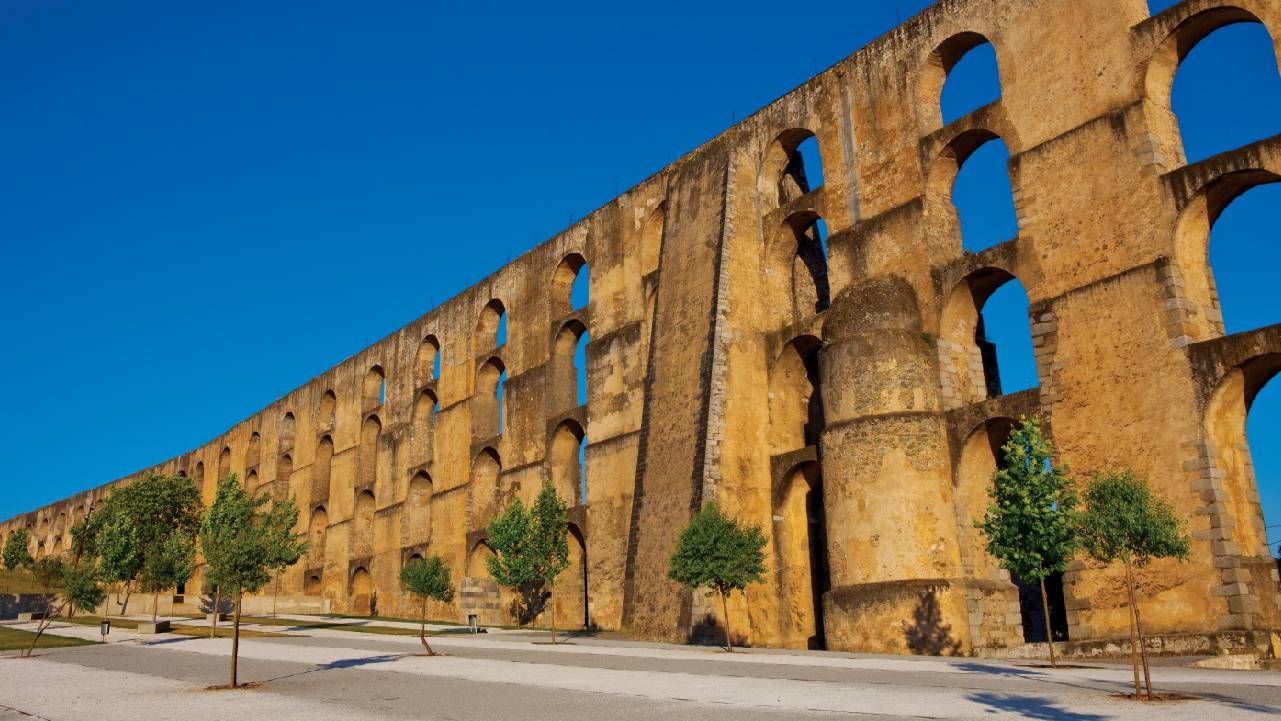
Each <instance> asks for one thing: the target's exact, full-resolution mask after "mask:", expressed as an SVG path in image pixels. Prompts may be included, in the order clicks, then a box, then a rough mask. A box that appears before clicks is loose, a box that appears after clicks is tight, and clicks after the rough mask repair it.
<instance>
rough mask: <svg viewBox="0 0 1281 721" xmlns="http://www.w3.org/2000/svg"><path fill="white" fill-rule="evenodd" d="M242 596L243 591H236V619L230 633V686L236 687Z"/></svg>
mask: <svg viewBox="0 0 1281 721" xmlns="http://www.w3.org/2000/svg"><path fill="white" fill-rule="evenodd" d="M243 597H244V591H240V592H238V593H236V620H235V621H234V622H233V624H234V625H233V630H232V633H231V687H232V688H235V687H236V662H237V661H238V660H239V656H240V600H241V599H242V598H243Z"/></svg>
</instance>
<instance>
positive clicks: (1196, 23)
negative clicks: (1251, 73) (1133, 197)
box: [1139, 0, 1281, 165]
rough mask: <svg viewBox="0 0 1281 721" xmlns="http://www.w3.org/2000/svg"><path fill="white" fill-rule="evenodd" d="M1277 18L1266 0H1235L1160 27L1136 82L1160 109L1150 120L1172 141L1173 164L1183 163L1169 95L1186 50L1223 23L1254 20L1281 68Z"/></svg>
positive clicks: (1222, 25)
mask: <svg viewBox="0 0 1281 721" xmlns="http://www.w3.org/2000/svg"><path fill="white" fill-rule="evenodd" d="M1265 19H1266V20H1267V22H1265ZM1278 22H1281V13H1278V12H1277V10H1276V9H1275V5H1274V4H1273V3H1270V2H1269V1H1268V0H1234V1H1233V2H1228V3H1223V4H1219V5H1216V6H1214V7H1208V8H1203V9H1201V10H1200V11H1198V12H1194V13H1192V14H1190V15H1188V16H1187V17H1183V18H1181V19H1179V20H1178V21H1177V22H1175V23H1174V24H1173V26H1172V27H1161V30H1162V32H1163V34H1162V35H1161V36H1160V37H1158V38H1156V40H1155V45H1154V48H1153V52H1152V55H1151V56H1150V58H1149V59H1148V61H1147V62H1146V63H1144V64H1143V65H1141V66H1140V67H1139V73H1140V76H1141V77H1140V79H1139V83H1140V85H1141V87H1142V92H1143V95H1144V96H1145V97H1146V99H1147V100H1148V102H1149V103H1151V104H1152V105H1153V106H1154V108H1155V109H1156V110H1158V111H1159V112H1157V113H1155V114H1152V116H1153V117H1152V120H1153V121H1154V122H1155V123H1156V125H1157V128H1158V130H1160V131H1163V135H1164V136H1165V137H1168V138H1170V139H1171V141H1172V143H1173V146H1172V147H1171V149H1170V150H1171V153H1172V154H1173V156H1174V157H1171V158H1169V159H1168V160H1170V161H1172V162H1174V164H1175V165H1182V164H1183V162H1184V154H1183V144H1182V140H1181V139H1180V133H1179V128H1178V123H1177V120H1176V119H1175V117H1174V109H1173V102H1172V99H1173V98H1172V96H1173V92H1174V82H1175V78H1176V76H1177V75H1178V72H1179V68H1180V66H1182V64H1183V61H1184V60H1186V59H1187V57H1188V54H1189V53H1191V52H1192V50H1193V49H1194V48H1196V46H1197V45H1198V44H1199V43H1200V42H1201V41H1202V40H1205V39H1206V38H1207V37H1209V36H1210V35H1212V34H1214V33H1215V32H1217V31H1219V30H1222V29H1223V28H1225V27H1228V26H1230V25H1237V24H1241V23H1257V24H1259V25H1261V26H1262V27H1263V28H1264V29H1265V30H1267V31H1268V35H1269V37H1271V38H1272V42H1273V57H1274V60H1276V61H1277V62H1278V65H1279V71H1281V36H1279V35H1278V34H1277V33H1278V30H1279V29H1281V28H1278V27H1277V23H1278ZM1269 23H1271V25H1272V26H1271V27H1269Z"/></svg>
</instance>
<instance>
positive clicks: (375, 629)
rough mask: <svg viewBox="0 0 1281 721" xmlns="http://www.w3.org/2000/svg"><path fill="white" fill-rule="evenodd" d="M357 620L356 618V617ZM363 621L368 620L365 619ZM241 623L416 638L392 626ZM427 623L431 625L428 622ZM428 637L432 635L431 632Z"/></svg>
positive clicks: (253, 620)
mask: <svg viewBox="0 0 1281 721" xmlns="http://www.w3.org/2000/svg"><path fill="white" fill-rule="evenodd" d="M356 618H358V617H356ZM363 620H369V619H368V618H365V619H363ZM240 621H241V623H256V624H260V625H263V626H289V627H291V628H317V629H319V628H328V629H333V630H335V631H352V632H354V633H377V634H382V635H384V636H417V635H418V629H416V628H395V627H392V626H364V625H357V624H353V623H325V622H324V621H293V620H290V619H287V618H269V617H262V618H260V617H256V616H255V617H252V618H248V617H246V618H242V619H240ZM428 623H431V622H430V621H428ZM427 635H428V636H431V635H433V633H432V632H431V631H428V632H427Z"/></svg>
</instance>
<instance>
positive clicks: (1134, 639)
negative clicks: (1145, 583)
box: [1125, 561, 1143, 699]
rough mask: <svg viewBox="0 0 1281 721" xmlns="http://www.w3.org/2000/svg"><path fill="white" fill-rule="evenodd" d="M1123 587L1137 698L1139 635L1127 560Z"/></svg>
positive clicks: (1138, 689)
mask: <svg viewBox="0 0 1281 721" xmlns="http://www.w3.org/2000/svg"><path fill="white" fill-rule="evenodd" d="M1125 588H1126V597H1127V598H1128V599H1129V606H1130V609H1129V610H1130V613H1129V614H1128V615H1129V617H1130V665H1131V666H1132V667H1133V668H1134V698H1135V699H1138V698H1139V697H1140V695H1141V694H1142V693H1143V692H1142V690H1140V688H1139V635H1138V626H1137V624H1136V623H1135V620H1134V611H1135V607H1134V579H1133V577H1132V576H1131V574H1130V562H1129V561H1126V562H1125Z"/></svg>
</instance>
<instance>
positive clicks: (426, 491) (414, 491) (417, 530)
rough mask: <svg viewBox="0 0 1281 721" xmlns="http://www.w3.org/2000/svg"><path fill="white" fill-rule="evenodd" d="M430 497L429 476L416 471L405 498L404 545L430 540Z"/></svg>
mask: <svg viewBox="0 0 1281 721" xmlns="http://www.w3.org/2000/svg"><path fill="white" fill-rule="evenodd" d="M431 497H432V482H431V476H429V475H427V472H426V471H418V472H417V473H415V474H414V477H413V478H412V479H410V481H409V493H408V494H407V495H406V497H405V534H406V543H405V545H407V546H417V545H420V544H423V543H427V542H428V541H430V540H431Z"/></svg>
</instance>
